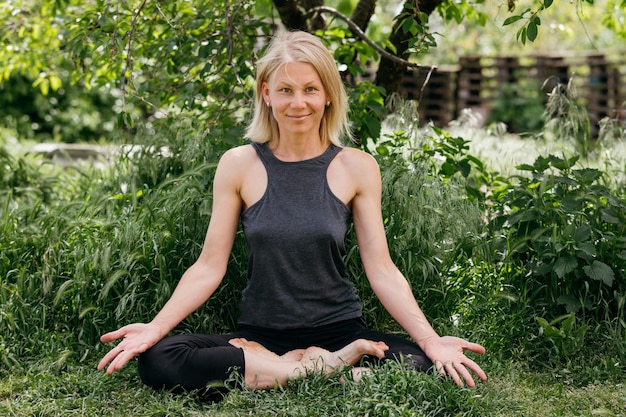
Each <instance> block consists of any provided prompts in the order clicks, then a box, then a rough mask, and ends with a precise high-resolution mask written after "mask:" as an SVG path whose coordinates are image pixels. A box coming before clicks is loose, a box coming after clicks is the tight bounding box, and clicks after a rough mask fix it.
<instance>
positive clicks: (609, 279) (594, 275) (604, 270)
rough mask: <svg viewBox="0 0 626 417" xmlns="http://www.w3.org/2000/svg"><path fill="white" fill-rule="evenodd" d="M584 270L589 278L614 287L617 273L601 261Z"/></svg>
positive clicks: (594, 262)
mask: <svg viewBox="0 0 626 417" xmlns="http://www.w3.org/2000/svg"><path fill="white" fill-rule="evenodd" d="M583 270H584V271H585V273H586V274H587V276H588V277H589V278H591V279H595V280H596V281H602V282H604V283H605V284H606V285H608V286H609V287H612V286H613V280H614V279H615V273H614V272H613V269H611V267H610V266H608V265H607V264H605V263H604V262H601V261H593V263H592V264H591V265H587V266H585V267H583Z"/></svg>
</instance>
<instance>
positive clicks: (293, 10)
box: [273, 0, 308, 30]
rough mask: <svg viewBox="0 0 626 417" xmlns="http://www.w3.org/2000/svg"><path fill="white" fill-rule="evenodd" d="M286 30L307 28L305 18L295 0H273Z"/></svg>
mask: <svg viewBox="0 0 626 417" xmlns="http://www.w3.org/2000/svg"><path fill="white" fill-rule="evenodd" d="M273 2H274V6H276V10H277V11H278V15H279V16H280V20H281V22H283V25H285V28H287V30H308V27H307V22H306V18H305V17H304V13H302V9H301V8H300V5H299V4H298V1H297V0H273Z"/></svg>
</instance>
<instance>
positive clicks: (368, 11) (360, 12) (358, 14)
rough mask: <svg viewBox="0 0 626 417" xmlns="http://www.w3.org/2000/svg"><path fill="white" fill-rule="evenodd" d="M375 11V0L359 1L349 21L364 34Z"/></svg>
mask: <svg viewBox="0 0 626 417" xmlns="http://www.w3.org/2000/svg"><path fill="white" fill-rule="evenodd" d="M375 10H376V0H359V3H358V4H357V5H356V7H355V8H354V11H353V12H352V16H351V17H350V19H351V20H352V21H353V22H354V23H355V24H356V25H357V26H358V27H359V28H360V29H361V30H362V31H363V32H365V30H366V29H367V25H368V24H369V22H370V19H371V18H372V15H373V14H374V11H375Z"/></svg>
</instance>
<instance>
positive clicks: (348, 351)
mask: <svg viewBox="0 0 626 417" xmlns="http://www.w3.org/2000/svg"><path fill="white" fill-rule="evenodd" d="M387 349H389V347H388V346H387V345H386V344H385V343H384V342H374V341H372V340H365V339H357V340H355V341H354V342H352V343H350V344H348V345H346V346H345V347H343V348H341V349H339V350H337V351H335V352H329V351H328V350H326V349H322V348H319V347H310V348H308V349H306V350H305V351H304V353H303V358H302V362H303V365H304V366H307V365H312V366H313V367H314V368H316V369H317V370H318V371H319V370H321V371H323V372H326V373H328V372H333V371H335V370H338V369H342V368H343V367H345V366H347V365H354V364H355V363H357V362H358V361H359V360H360V359H361V358H362V357H363V356H364V355H373V356H376V357H378V358H382V357H383V356H385V351H386V350H387ZM306 359H309V360H310V363H309V364H307V363H306ZM307 367H309V366H307Z"/></svg>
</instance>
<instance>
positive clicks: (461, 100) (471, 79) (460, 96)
mask: <svg viewBox="0 0 626 417" xmlns="http://www.w3.org/2000/svg"><path fill="white" fill-rule="evenodd" d="M625 52H626V51H625ZM427 74H428V73H427V71H424V70H419V71H407V72H406V73H405V75H404V78H403V83H402V90H401V94H402V95H403V96H404V97H405V98H408V99H416V100H419V107H418V109H419V112H420V124H422V125H423V124H426V123H428V122H433V123H434V124H435V125H437V126H440V127H445V126H446V125H447V124H448V123H449V122H450V121H451V120H454V119H455V118H456V117H458V115H459V114H460V112H461V111H462V110H463V109H467V108H470V109H473V110H476V111H478V112H480V113H481V114H482V115H483V117H484V118H485V120H486V118H487V117H488V115H489V114H490V112H491V111H492V110H493V104H494V100H496V99H497V98H498V97H499V95H500V94H501V92H502V91H503V89H504V87H505V86H507V85H508V86H511V85H516V86H518V87H519V90H520V91H522V93H523V91H524V90H525V89H526V90H528V89H539V90H540V91H535V92H534V93H536V94H538V97H543V99H544V100H545V99H546V98H547V94H548V93H550V92H551V91H552V90H553V88H554V87H555V86H557V85H558V84H564V85H567V84H568V83H569V82H570V80H571V83H572V85H573V87H574V89H575V91H576V92H577V98H576V100H577V102H578V103H579V104H582V105H583V106H585V107H586V109H587V111H588V114H589V118H590V122H591V128H592V135H594V136H595V135H597V132H598V130H599V126H598V122H599V121H600V120H602V119H603V118H605V117H618V118H621V119H626V85H625V83H626V54H625V53H613V54H602V53H569V54H568V53H559V54H552V55H547V54H546V55H530V56H497V57H480V56H465V57H461V58H460V59H459V63H458V65H454V66H441V67H438V68H437V69H436V70H434V71H433V72H432V73H431V74H430V79H429V80H428V82H427V83H426V85H425V86H424V82H425V79H426V77H427ZM527 92H528V91H527Z"/></svg>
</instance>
